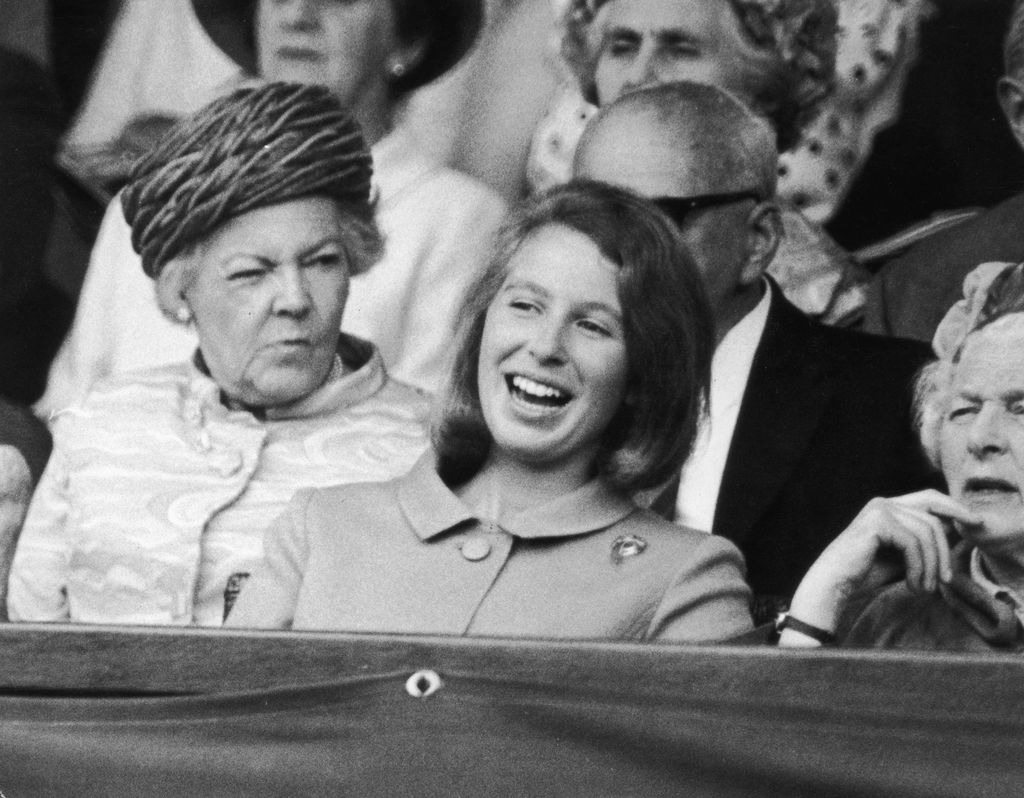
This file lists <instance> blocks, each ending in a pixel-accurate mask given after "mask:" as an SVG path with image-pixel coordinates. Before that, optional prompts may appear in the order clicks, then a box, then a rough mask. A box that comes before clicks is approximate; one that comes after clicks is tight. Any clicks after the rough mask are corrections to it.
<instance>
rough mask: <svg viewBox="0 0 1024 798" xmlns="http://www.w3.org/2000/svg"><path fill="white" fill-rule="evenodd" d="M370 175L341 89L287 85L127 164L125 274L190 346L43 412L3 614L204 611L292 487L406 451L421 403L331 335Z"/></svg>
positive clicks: (147, 618)
mask: <svg viewBox="0 0 1024 798" xmlns="http://www.w3.org/2000/svg"><path fill="white" fill-rule="evenodd" d="M371 173H372V164H371V159H370V153H369V148H368V147H367V146H366V144H365V142H364V140H363V138H362V135H361V134H360V131H359V127H358V125H357V124H356V123H355V121H354V119H353V117H352V116H351V115H349V114H348V113H347V112H345V111H344V110H342V108H341V106H340V104H339V102H338V100H337V99H336V98H334V97H333V96H332V95H331V94H330V93H329V92H328V91H327V90H326V89H324V88H322V87H312V86H304V85H299V84H281V83H274V84H267V85H264V86H263V87H262V88H259V89H242V90H239V91H237V92H235V93H234V94H231V95H229V96H228V97H227V98H224V99H222V100H218V101H216V102H214V103H213V104H211V105H210V106H208V107H206V108H205V109H203V110H201V111H200V112H199V113H198V114H196V115H195V116H194V117H190V118H186V119H185V120H183V121H182V122H181V123H179V124H178V125H177V126H175V127H173V128H172V129H171V130H170V132H169V133H168V134H167V135H166V136H165V137H164V138H162V139H161V141H160V142H159V143H158V145H157V146H156V147H155V148H154V150H153V151H152V152H151V153H150V154H149V155H148V156H147V157H146V158H144V159H142V160H140V161H138V162H137V163H136V166H135V168H134V169H133V172H132V174H131V181H130V182H129V184H128V186H127V187H126V189H125V190H124V192H123V193H122V194H121V202H123V207H124V213H125V216H126V218H127V219H128V222H129V223H130V224H131V225H132V243H133V244H134V246H135V247H136V249H137V251H138V253H139V255H140V256H141V264H140V266H139V268H140V270H143V269H144V270H145V271H144V275H146V276H147V279H149V278H152V279H153V281H154V287H155V294H156V296H155V300H156V301H155V302H154V304H156V305H157V306H158V312H161V313H163V314H165V315H166V316H167V317H168V320H169V323H170V324H176V325H182V326H184V325H186V324H187V325H190V326H191V327H192V328H193V329H194V330H195V334H196V339H197V341H198V348H197V349H193V351H192V352H190V353H189V355H188V356H187V357H184V358H183V359H182V361H180V362H179V363H176V364H169V365H165V366H162V367H157V368H154V369H150V370H147V371H141V372H134V373H131V374H126V375H119V376H118V377H117V378H112V379H111V380H110V381H107V382H104V383H102V384H97V386H96V388H95V390H94V391H91V392H90V393H89V395H88V396H87V398H86V399H85V400H84V401H83V402H82V403H81V404H78V405H76V406H73V407H71V408H68V409H66V410H65V411H63V412H61V413H58V414H56V416H55V418H54V420H53V432H54V439H55V451H54V455H53V457H52V458H51V459H50V462H49V464H48V465H47V467H46V471H45V473H44V475H43V478H42V482H41V484H40V486H39V489H38V490H37V491H36V494H35V496H34V497H33V500H32V505H31V507H30V510H29V513H28V517H27V519H26V522H25V527H24V530H23V532H22V535H21V538H20V540H19V542H18V548H17V552H16V555H15V559H14V563H13V567H12V575H11V579H10V595H9V598H8V608H9V612H10V617H11V618H12V619H13V620H25V621H28V620H33V621H59V620H69V619H70V620H74V621H90V622H97V623H99V622H111V623H148V624H165V623H166V624H177V625H189V624H199V625H203V626H218V625H220V623H221V622H222V620H223V618H224V616H225V614H226V612H227V610H228V609H229V608H230V605H231V602H232V601H233V599H234V596H235V594H236V593H237V591H238V589H239V587H240V585H241V582H242V581H244V579H245V578H246V576H247V575H248V573H249V571H250V570H251V568H252V567H253V565H255V563H256V562H258V561H259V559H260V556H261V553H262V532H263V529H264V528H265V527H266V525H267V524H268V523H269V521H270V520H271V519H272V518H273V517H274V516H275V515H276V514H277V513H279V512H280V511H281V510H282V509H283V508H284V506H285V505H286V504H287V502H288V501H289V499H290V498H291V496H292V494H293V493H294V492H295V491H296V490H298V489H300V488H303V487H311V486H320V485H328V484H336V483H345V482H353V481H361V480H375V479H386V478H389V477H392V476H395V475H397V474H401V473H404V472H405V471H406V470H407V469H408V468H409V467H410V466H411V465H412V463H413V462H414V461H415V459H416V458H417V457H418V456H419V455H420V453H421V452H422V451H423V449H424V448H425V446H426V443H427V440H426V425H425V418H426V413H427V407H426V402H425V400H424V399H423V397H422V396H421V394H420V393H419V392H418V391H416V390H414V389H413V388H411V387H409V386H407V385H403V384H401V383H398V382H395V381H392V380H390V379H389V377H388V375H387V371H386V369H385V368H384V365H383V363H382V361H381V357H380V354H379V353H378V352H377V350H376V348H375V347H374V346H373V344H372V343H371V342H368V341H365V340H362V339H359V338H356V337H354V336H350V335H346V334H339V328H340V326H341V319H342V314H343V312H344V310H345V306H346V299H347V298H348V295H349V286H350V284H351V279H352V278H353V277H354V276H356V275H358V274H361V273H364V272H365V271H367V270H368V269H370V268H371V266H373V264H374V263H375V261H376V260H377V258H378V257H379V255H380V252H381V248H382V242H381V237H380V232H379V230H378V228H377V226H376V224H375V222H374V218H373V216H374V208H373V204H372V200H371V189H370V178H371ZM171 198H174V199H175V200H177V201H171ZM137 262H138V261H137ZM150 301H154V300H153V297H152V295H151V297H150ZM115 321H117V320H115V319H110V320H108V322H115Z"/></svg>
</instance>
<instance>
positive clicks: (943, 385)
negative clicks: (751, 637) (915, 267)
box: [784, 263, 1024, 651]
mask: <svg viewBox="0 0 1024 798" xmlns="http://www.w3.org/2000/svg"><path fill="white" fill-rule="evenodd" d="M933 346H934V348H935V353H936V355H938V360H936V361H935V362H934V363H933V364H932V365H930V366H929V367H927V368H926V369H925V370H924V371H923V372H922V374H921V376H920V378H919V380H918V390H917V399H918V422H919V433H920V436H921V442H922V444H923V445H924V448H925V451H926V452H927V454H928V455H929V457H930V459H931V460H932V462H933V463H934V465H935V466H936V467H938V468H940V469H941V470H942V474H943V476H944V477H945V478H946V483H947V485H948V486H949V494H948V495H946V494H942V493H939V492H937V491H924V492H921V493H913V494H910V495H907V496H901V497H898V498H894V499H875V500H874V501H872V502H871V503H870V504H868V505H867V507H865V508H864V510H863V511H862V512H861V514H860V515H859V516H858V517H857V518H856V519H854V521H853V523H852V524H851V525H850V527H849V528H848V529H847V530H846V531H844V532H843V533H842V535H840V536H839V537H838V538H837V539H836V540H835V541H833V543H832V544H831V545H830V546H829V547H828V548H827V549H826V550H825V552H824V553H823V554H822V555H821V557H820V558H819V560H818V561H817V562H816V563H815V564H814V566H812V568H811V570H810V571H809V572H808V574H807V576H806V577H805V578H804V581H803V582H802V583H801V585H800V588H799V589H798V590H797V593H796V595H795V596H794V598H793V605H792V614H793V617H795V618H797V619H799V620H798V622H797V623H796V625H795V626H794V627H793V630H792V631H790V632H789V633H788V634H787V633H785V632H784V634H787V637H786V638H784V642H787V643H792V644H801V643H804V644H811V645H813V644H815V642H816V641H821V640H828V639H829V638H830V636H831V633H832V632H833V631H834V630H835V629H836V628H837V627H838V628H839V629H840V632H839V635H838V637H839V638H840V641H841V642H843V643H844V644H846V645H854V646H877V647H886V648H916V649H944V650H955V651H990V650H993V649H994V650H1004V651H1005V650H1011V651H1021V650H1024V626H1022V621H1024V264H1008V263H987V264H983V265H981V266H979V267H978V268H977V269H976V270H975V271H974V272H972V273H971V274H970V275H969V276H968V277H967V279H966V281H965V283H964V299H963V300H961V301H960V302H958V303H957V304H956V305H955V306H954V307H953V308H952V309H951V310H950V311H949V313H948V314H947V315H946V318H945V319H944V320H943V322H942V324H941V325H940V326H939V329H938V330H937V331H936V334H935V339H934V341H933ZM892 554H897V555H901V556H896V557H892V556H887V555H892ZM903 561H905V566H904V562H903ZM900 570H904V571H905V573H906V578H905V580H904V581H902V582H900V583H898V584H894V585H889V586H888V587H884V588H881V589H879V585H880V584H884V583H885V582H886V581H887V580H891V579H893V578H894V576H895V575H898V574H899V573H900ZM854 596H856V600H852V597H854ZM865 605H866V606H865ZM808 624H810V626H809V627H808Z"/></svg>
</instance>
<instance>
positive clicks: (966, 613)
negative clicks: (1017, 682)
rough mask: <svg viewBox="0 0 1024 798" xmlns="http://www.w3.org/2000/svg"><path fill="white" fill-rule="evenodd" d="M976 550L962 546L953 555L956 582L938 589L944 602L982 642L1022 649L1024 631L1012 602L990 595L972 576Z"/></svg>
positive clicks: (1004, 595)
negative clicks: (973, 557) (972, 563)
mask: <svg viewBox="0 0 1024 798" xmlns="http://www.w3.org/2000/svg"><path fill="white" fill-rule="evenodd" d="M973 552H974V547H973V546H970V545H969V544H968V543H967V542H966V541H963V542H961V543H960V544H959V545H958V546H957V547H956V548H955V549H954V550H953V551H952V552H951V554H952V559H953V580H952V581H951V582H949V583H948V584H944V585H940V586H939V593H940V595H941V596H942V599H943V600H944V601H945V602H946V604H948V605H949V607H950V608H951V609H952V610H953V612H955V613H956V614H957V615H958V616H959V617H960V618H961V619H962V620H963V621H964V622H965V623H966V624H967V625H968V626H970V627H971V629H973V630H974V631H975V633H977V634H978V635H979V636H980V637H981V638H982V639H984V640H986V641H987V642H988V643H990V644H992V645H994V646H1002V647H1020V646H1021V645H1022V644H1024V628H1022V626H1021V621H1020V618H1018V616H1017V613H1016V612H1015V605H1014V603H1013V601H1012V600H1011V598H1010V597H1009V596H1008V595H1006V593H1005V591H1002V592H1001V593H1000V594H998V595H993V594H992V593H990V592H989V590H988V588H987V586H983V585H980V584H978V583H977V582H976V581H975V580H974V578H973V577H972V575H971V558H972V554H973Z"/></svg>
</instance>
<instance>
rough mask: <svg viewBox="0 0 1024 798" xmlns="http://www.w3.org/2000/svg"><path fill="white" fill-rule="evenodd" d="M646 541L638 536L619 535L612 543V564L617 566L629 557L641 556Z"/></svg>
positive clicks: (645, 546)
mask: <svg viewBox="0 0 1024 798" xmlns="http://www.w3.org/2000/svg"><path fill="white" fill-rule="evenodd" d="M646 548H647V541H646V540H644V539H643V538H642V537H640V536H639V535H620V536H619V537H617V538H615V540H614V541H613V542H612V562H613V563H615V564H616V565H618V564H619V563H621V562H622V561H623V560H625V559H627V558H629V557H636V556H637V555H638V554H643V553H644V549H646Z"/></svg>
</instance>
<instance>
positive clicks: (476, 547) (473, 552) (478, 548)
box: [462, 538, 491, 562]
mask: <svg viewBox="0 0 1024 798" xmlns="http://www.w3.org/2000/svg"><path fill="white" fill-rule="evenodd" d="M490 553H491V544H490V543H489V542H488V541H487V540H485V539H484V538H470V539H469V540H467V541H466V542H465V543H463V544H462V556H463V557H465V558H466V559H467V560H469V561H470V562H477V561H478V560H482V559H484V558H485V557H486V556H487V555H488V554H490Z"/></svg>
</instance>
